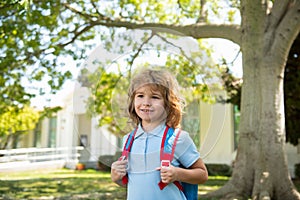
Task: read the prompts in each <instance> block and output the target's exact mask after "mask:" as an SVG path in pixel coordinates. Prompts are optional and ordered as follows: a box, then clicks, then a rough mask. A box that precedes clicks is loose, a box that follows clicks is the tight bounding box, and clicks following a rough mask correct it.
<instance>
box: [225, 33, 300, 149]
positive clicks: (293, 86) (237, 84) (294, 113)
mask: <svg viewBox="0 0 300 200" xmlns="http://www.w3.org/2000/svg"><path fill="white" fill-rule="evenodd" d="M299 58H300V34H299V35H298V36H297V38H296V39H295V41H294V43H293V45H292V47H291V49H290V52H289V56H288V60H287V63H286V66H285V72H284V107H285V119H286V120H285V127H286V142H290V143H291V144H293V145H298V144H299V139H300V125H299V124H298V120H299V118H300V104H299V102H300V99H299V96H297V95H294V94H298V93H299V92H300V88H299V85H300V79H299V76H300V68H299V66H300V64H299V63H300V62H299ZM225 63H226V61H225ZM222 80H223V85H224V87H225V89H226V92H227V94H228V98H227V99H221V101H222V102H226V103H232V104H233V105H237V106H238V107H239V109H240V106H241V87H242V80H241V79H240V78H236V77H234V76H233V75H232V72H231V71H230V70H229V69H228V68H227V69H226V71H224V72H223V74H222Z"/></svg>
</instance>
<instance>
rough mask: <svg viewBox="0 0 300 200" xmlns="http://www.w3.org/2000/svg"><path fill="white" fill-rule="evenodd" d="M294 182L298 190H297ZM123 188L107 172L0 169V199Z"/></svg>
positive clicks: (108, 195) (82, 195)
mask: <svg viewBox="0 0 300 200" xmlns="http://www.w3.org/2000/svg"><path fill="white" fill-rule="evenodd" d="M227 181H228V177H223V176H214V177H209V181H207V182H206V183H205V184H204V185H201V186H200V187H199V191H200V194H205V193H207V192H210V191H213V190H216V189H218V188H219V187H221V186H222V185H224V184H225V183H226V182H227ZM299 186H300V185H299V184H298V190H299ZM125 195H126V190H125V189H124V188H121V187H119V186H117V185H116V184H114V183H112V182H111V180H110V174H109V173H108V172H99V171H95V170H83V171H75V170H67V169H63V170H58V171H36V172H18V173H17V172H16V173H0V199H3V200H10V199H11V200H17V199H26V200H27V199H28V200H29V199H35V200H38V199H43V200H46V199H47V200H48V199H56V200H58V199H59V200H64V199H65V200H69V199H85V200H88V199H101V200H105V199H110V200H121V199H125V198H124V197H125Z"/></svg>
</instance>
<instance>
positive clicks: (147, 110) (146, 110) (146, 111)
mask: <svg viewBox="0 0 300 200" xmlns="http://www.w3.org/2000/svg"><path fill="white" fill-rule="evenodd" d="M141 111H142V112H145V113H150V112H153V111H154V110H149V109H141Z"/></svg>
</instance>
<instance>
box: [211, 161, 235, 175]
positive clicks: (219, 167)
mask: <svg viewBox="0 0 300 200" xmlns="http://www.w3.org/2000/svg"><path fill="white" fill-rule="evenodd" d="M206 168H207V171H208V175H210V176H231V173H232V168H231V167H230V166H229V165H226V164H206Z"/></svg>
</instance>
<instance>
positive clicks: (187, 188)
mask: <svg viewBox="0 0 300 200" xmlns="http://www.w3.org/2000/svg"><path fill="white" fill-rule="evenodd" d="M136 131H137V128H135V130H133V131H132V132H131V133H130V135H129V136H128V137H127V140H126V143H125V145H124V148H123V151H122V156H121V157H120V158H119V160H121V159H125V158H128V156H129V153H130V150H131V147H132V144H133V141H134V136H135V134H136ZM180 133H181V130H180V129H176V130H174V129H173V128H170V127H169V126H166V129H165V131H164V135H163V138H162V142H161V151H160V161H161V165H165V163H168V164H170V163H171V161H172V160H173V157H174V153H175V148H176V143H177V140H178V138H179V135H180ZM168 144H169V145H168ZM170 144H171V145H170ZM122 183H123V184H124V185H126V184H127V183H128V176H127V175H126V176H124V177H123V178H122ZM173 184H175V185H176V186H177V188H178V189H179V190H181V191H183V193H184V195H185V197H186V199H187V200H197V199H198V184H189V183H184V182H179V181H175V182H173ZM166 186H167V184H166V183H163V182H162V181H160V182H159V183H158V187H159V188H160V189H161V190H163V189H164V187H166Z"/></svg>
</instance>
